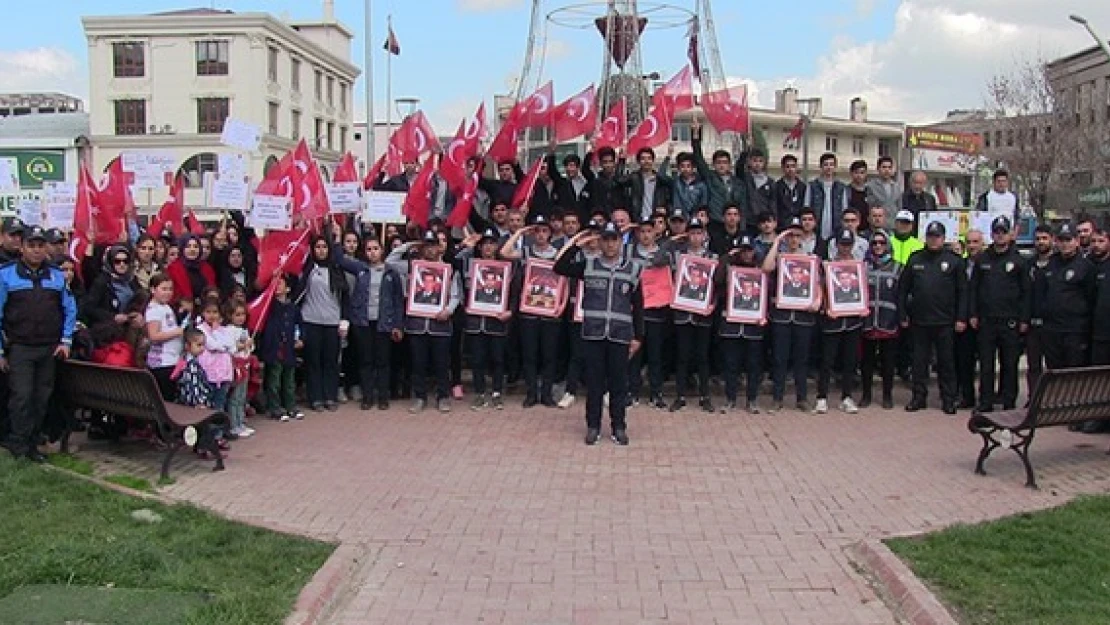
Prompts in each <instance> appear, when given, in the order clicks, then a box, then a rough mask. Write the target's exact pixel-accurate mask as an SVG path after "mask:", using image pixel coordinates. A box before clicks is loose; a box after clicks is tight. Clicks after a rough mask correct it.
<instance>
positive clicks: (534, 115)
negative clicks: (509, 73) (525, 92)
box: [509, 80, 555, 130]
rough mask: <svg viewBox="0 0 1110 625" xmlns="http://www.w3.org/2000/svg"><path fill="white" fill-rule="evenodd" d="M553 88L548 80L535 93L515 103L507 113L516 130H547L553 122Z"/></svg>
mask: <svg viewBox="0 0 1110 625" xmlns="http://www.w3.org/2000/svg"><path fill="white" fill-rule="evenodd" d="M554 100H555V87H554V86H553V85H552V82H551V81H550V80H549V81H547V82H546V83H544V85H543V86H542V87H540V88H539V89H537V90H536V92H535V93H533V94H532V95H530V96H528V97H527V98H524V99H523V100H521V101H520V102H517V103H516V106H514V107H513V109H512V110H511V111H509V119H510V120H511V121H514V122H516V125H517V127H518V128H520V129H522V130H526V129H528V128H548V127H550V126H551V124H552V122H553V120H554V115H553V113H554V109H555V102H554Z"/></svg>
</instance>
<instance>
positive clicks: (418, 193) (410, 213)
mask: <svg viewBox="0 0 1110 625" xmlns="http://www.w3.org/2000/svg"><path fill="white" fill-rule="evenodd" d="M435 171H436V157H435V155H434V154H429V155H428V158H426V159H424V165H423V166H422V167H421V168H420V173H419V174H417V175H416V179H415V180H413V181H412V186H410V187H409V192H408V195H406V196H405V203H404V213H405V216H406V217H408V218H409V221H411V222H414V223H416V224H419V225H420V227H421V228H427V227H428V214H429V213H430V212H431V210H432V174H434V173H435Z"/></svg>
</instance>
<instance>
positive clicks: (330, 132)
mask: <svg viewBox="0 0 1110 625" xmlns="http://www.w3.org/2000/svg"><path fill="white" fill-rule="evenodd" d="M334 139H335V124H334V123H332V122H328V143H327V145H328V149H329V150H331V149H334V148H335V143H334V141H333V140H334Z"/></svg>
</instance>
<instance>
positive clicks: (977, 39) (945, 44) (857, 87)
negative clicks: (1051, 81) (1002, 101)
mask: <svg viewBox="0 0 1110 625" xmlns="http://www.w3.org/2000/svg"><path fill="white" fill-rule="evenodd" d="M871 4H873V3H871V2H868V1H867V0H860V1H858V2H857V3H856V8H857V9H863V8H868V5H871ZM1080 4H1083V5H1084V6H1082V7H1080V6H1078V5H1080ZM1093 4H1097V5H1098V6H1091V5H1093ZM1058 5H1059V6H1058V8H1056V9H1054V10H1052V11H1051V12H1046V11H1045V7H1044V3H1043V1H1041V0H976V2H974V3H972V2H966V1H963V0H902V1H901V2H900V3H899V5H898V7H897V9H896V11H895V15H894V28H893V30H892V32H891V34H890V35H889V36H888V37H887V38H885V39H880V40H875V41H856V40H854V39H852V38H851V37H848V36H839V37H836V38H834V39H833V40H832V41H831V42H830V45H829V48H828V50H827V51H826V53H825V54H824V55H822V57H821V59H820V60H819V61H818V63H817V67H816V71H815V73H813V74H812V75H784V76H778V77H775V78H773V79H770V80H762V81H756V84H755V87H754V88H751V87H750V88H749V89H750V90H749V94H750V96H751V101H752V103H753V104H755V105H758V106H764V107H770V106H773V105H774V92H775V90H776V89H781V88H783V86H785V85H786V84H788V83H792V84H794V85H795V86H796V87H798V90H799V92H800V95H801V96H802V97H815V96H820V97H821V98H823V100H824V102H823V106H824V112H825V114H828V115H837V116H846V115H847V112H848V102H849V100H851V99H852V98H853V97H856V96H861V97H863V98H865V99H866V100H867V101H868V104H869V108H870V113H871V116H872V118H873V119H890V120H901V121H906V122H910V123H920V122H926V121H937V120H940V119H943V117H944V115H945V113H946V112H947V111H949V110H951V109H957V108H979V107H982V106H983V103H984V101H985V92H984V87H985V85H986V83H987V81H988V80H989V79H990V78H991V76H993V75H995V74H998V73H1002V72H1006V71H1008V70H1009V69H1011V68H1013V67H1014V65H1015V63H1016V62H1018V61H1020V60H1023V59H1028V58H1037V57H1043V58H1046V59H1053V58H1056V57H1059V56H1062V55H1066V54H1071V53H1073V52H1076V51H1078V50H1081V49H1085V48H1087V47H1090V46H1092V45H1094V42H1093V41H1091V39H1090V38H1089V37H1088V36H1087V34H1086V33H1085V32H1084V31H1083V30H1082V29H1081V28H1080V27H1078V26H1077V25H1075V24H1074V23H1072V22H1070V21H1069V20H1068V19H1067V15H1068V13H1069V9H1071V8H1073V7H1071V6H1069V5H1075V7H1074V8H1076V9H1077V10H1079V9H1081V12H1082V13H1083V15H1084V16H1085V17H1087V18H1088V19H1089V20H1091V22H1092V23H1093V24H1096V25H1099V24H1106V25H1107V27H1110V3H1083V2H1082V0H1061V1H1060V2H1058ZM845 30H847V31H849V32H850V29H847V28H846V29H845Z"/></svg>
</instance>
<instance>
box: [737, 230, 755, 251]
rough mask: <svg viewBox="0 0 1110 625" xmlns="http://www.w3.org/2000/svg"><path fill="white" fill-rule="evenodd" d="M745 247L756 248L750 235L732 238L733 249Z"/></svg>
mask: <svg viewBox="0 0 1110 625" xmlns="http://www.w3.org/2000/svg"><path fill="white" fill-rule="evenodd" d="M745 247H747V248H754V247H755V245H753V244H752V238H751V237H750V236H748V235H746V234H745V235H744V236H742V237H736V238H734V239H733V240H732V249H734V250H736V249H743V248H745Z"/></svg>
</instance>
